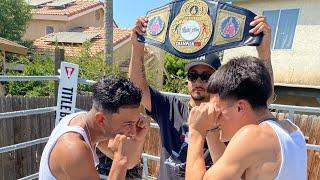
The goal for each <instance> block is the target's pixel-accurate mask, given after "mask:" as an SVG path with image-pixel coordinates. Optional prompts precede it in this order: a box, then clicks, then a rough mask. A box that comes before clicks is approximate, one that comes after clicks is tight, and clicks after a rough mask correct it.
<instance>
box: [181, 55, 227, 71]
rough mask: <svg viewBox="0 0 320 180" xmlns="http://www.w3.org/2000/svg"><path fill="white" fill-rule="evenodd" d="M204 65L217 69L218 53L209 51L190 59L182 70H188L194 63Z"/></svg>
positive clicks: (218, 62)
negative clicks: (209, 52)
mask: <svg viewBox="0 0 320 180" xmlns="http://www.w3.org/2000/svg"><path fill="white" fill-rule="evenodd" d="M200 64H201V65H206V66H209V67H211V68H213V69H214V70H217V69H218V68H219V67H220V66H221V62H220V58H219V56H218V55H216V54H214V53H211V54H207V55H204V56H200V57H198V58H196V59H192V60H190V61H189V62H188V63H187V64H186V65H185V66H184V70H185V71H189V69H190V68H192V67H193V66H196V65H200Z"/></svg>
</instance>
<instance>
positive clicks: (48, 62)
mask: <svg viewBox="0 0 320 180" xmlns="http://www.w3.org/2000/svg"><path fill="white" fill-rule="evenodd" d="M89 47H90V43H84V44H83V46H82V51H81V52H80V53H79V55H78V56H74V57H66V58H65V60H66V61H67V62H71V63H75V64H78V65H79V69H80V70H79V78H83V79H88V80H94V81H96V80H98V79H100V78H101V77H103V76H104V75H106V74H113V75H122V76H125V74H124V73H123V72H121V71H120V68H119V66H118V65H117V64H116V63H113V64H112V65H107V64H105V62H104V57H103V53H99V54H95V55H91V54H90V53H89ZM16 62H17V63H22V64H24V65H25V67H24V70H23V72H8V75H15V76H52V75H54V60H53V57H52V56H49V55H39V54H35V55H34V57H32V58H31V57H27V56H20V57H18V60H17V61H16ZM5 89H6V92H7V94H11V95H23V96H53V95H54V82H53V81H24V82H21V81H15V82H8V83H6V85H5ZM78 91H79V92H83V91H91V86H88V85H80V84H79V85H78Z"/></svg>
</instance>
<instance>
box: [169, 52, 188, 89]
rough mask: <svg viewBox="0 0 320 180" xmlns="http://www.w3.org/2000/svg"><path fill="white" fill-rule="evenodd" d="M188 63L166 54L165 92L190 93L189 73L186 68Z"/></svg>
mask: <svg viewBox="0 0 320 180" xmlns="http://www.w3.org/2000/svg"><path fill="white" fill-rule="evenodd" d="M187 62H188V61H187V60H185V59H181V58H178V57H176V56H174V55H172V54H169V53H166V54H165V82H164V86H163V90H164V91H169V92H175V93H185V94H186V93H188V89H187V86H186V84H187V72H185V70H184V66H185V64H186V63H187Z"/></svg>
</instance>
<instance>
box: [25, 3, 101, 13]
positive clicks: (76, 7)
mask: <svg viewBox="0 0 320 180" xmlns="http://www.w3.org/2000/svg"><path fill="white" fill-rule="evenodd" d="M97 6H101V7H103V3H102V2H99V1H93V0H91V1H90V0H82V1H79V0H78V1H75V2H74V3H71V4H69V5H67V6H66V7H65V8H54V7H46V6H43V7H39V8H34V9H32V11H31V13H32V14H40V15H65V16H68V17H70V16H72V15H75V14H78V13H81V12H84V11H86V10H89V9H91V8H94V7H97Z"/></svg>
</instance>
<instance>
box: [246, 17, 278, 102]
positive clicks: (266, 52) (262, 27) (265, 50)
mask: <svg viewBox="0 0 320 180" xmlns="http://www.w3.org/2000/svg"><path fill="white" fill-rule="evenodd" d="M250 25H251V26H254V27H253V28H252V29H251V30H250V31H249V32H250V33H254V34H258V33H260V32H263V39H262V42H261V44H260V45H259V46H257V52H258V57H259V58H260V59H261V60H262V61H263V63H264V65H265V66H266V67H267V69H268V71H269V73H270V77H271V83H272V93H271V96H270V97H269V99H268V105H269V104H271V103H272V102H273V99H274V79H273V70H272V64H271V49H270V47H271V27H270V26H269V24H268V23H267V19H266V17H264V16H256V17H255V18H254V20H253V21H252V22H251V23H250Z"/></svg>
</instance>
